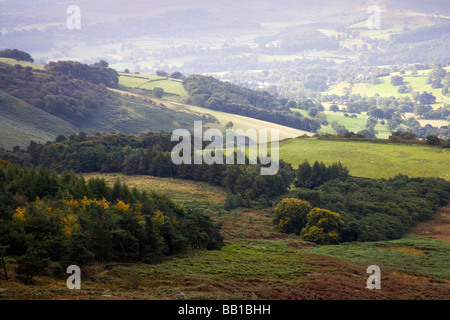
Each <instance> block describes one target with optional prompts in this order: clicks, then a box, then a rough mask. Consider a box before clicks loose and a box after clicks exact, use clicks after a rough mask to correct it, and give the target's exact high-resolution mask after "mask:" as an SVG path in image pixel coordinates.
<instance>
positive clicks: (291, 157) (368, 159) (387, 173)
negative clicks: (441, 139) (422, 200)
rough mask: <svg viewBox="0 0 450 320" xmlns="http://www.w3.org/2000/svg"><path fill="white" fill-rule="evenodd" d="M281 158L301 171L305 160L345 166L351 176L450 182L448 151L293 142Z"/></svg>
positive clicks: (282, 149)
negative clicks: (401, 177) (432, 178)
mask: <svg viewBox="0 0 450 320" xmlns="http://www.w3.org/2000/svg"><path fill="white" fill-rule="evenodd" d="M280 158H281V159H283V160H285V161H287V162H289V163H291V164H292V165H293V166H294V167H297V166H298V165H299V164H300V163H302V162H303V161H304V160H308V161H309V162H314V161H316V160H318V161H319V162H321V161H323V162H324V163H325V164H331V163H333V162H339V161H340V162H342V164H343V165H344V166H346V167H348V169H349V170H350V174H351V175H354V176H360V177H368V178H389V177H393V176H395V175H397V174H399V173H401V174H405V175H407V176H410V177H441V178H443V179H446V180H450V171H449V163H450V152H449V151H448V149H444V148H435V147H428V146H419V145H396V144H376V143H370V142H358V141H327V140H318V139H290V140H286V141H283V142H282V143H281V144H280Z"/></svg>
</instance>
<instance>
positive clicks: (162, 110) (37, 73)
mask: <svg viewBox="0 0 450 320" xmlns="http://www.w3.org/2000/svg"><path fill="white" fill-rule="evenodd" d="M2 63H3V64H1V66H3V69H2V70H5V71H4V73H5V78H4V80H5V81H6V82H5V83H4V85H3V86H0V124H1V125H0V134H1V136H2V137H3V139H2V140H1V142H0V147H3V148H6V149H12V148H13V147H14V146H16V145H18V146H21V147H25V146H28V144H29V142H30V141H31V140H34V141H36V142H46V141H49V140H53V139H54V138H55V137H57V136H58V135H65V136H70V135H72V134H74V133H77V132H80V131H83V132H86V133H87V134H95V133H97V132H99V133H101V132H121V133H124V134H135V135H139V134H144V133H147V132H150V131H152V132H160V131H164V132H172V131H173V130H174V129H177V128H188V129H191V128H192V127H193V124H194V121H199V120H201V121H203V125H204V127H205V128H208V127H214V128H220V129H224V128H225V125H226V124H227V123H228V122H230V121H231V122H233V125H234V128H235V129H238V128H241V129H244V130H246V129H249V128H254V129H258V128H265V129H269V128H272V129H278V130H279V131H280V139H286V138H295V137H298V136H301V135H304V134H306V135H311V133H309V132H306V131H302V130H297V129H293V128H289V127H285V126H281V125H276V124H273V123H270V122H267V121H262V120H257V119H253V118H249V117H245V116H241V115H233V114H228V113H225V112H220V111H215V110H207V109H204V108H200V107H195V106H191V105H186V104H183V103H181V102H177V101H180V100H181V99H182V98H185V97H186V96H187V93H186V91H185V90H184V87H183V84H182V82H181V80H176V79H168V78H166V77H156V76H147V75H137V74H133V75H131V74H123V73H121V74H120V77H119V87H118V88H117V89H114V88H104V87H103V88H101V87H98V88H97V87H96V86H95V85H92V84H89V83H86V82H83V81H78V80H68V79H67V78H61V80H62V79H64V81H69V82H67V85H69V84H70V85H74V86H75V85H76V86H78V87H77V90H78V92H81V93H79V94H85V93H86V92H89V93H90V94H91V96H93V97H94V98H95V99H98V100H100V102H99V103H97V104H96V107H95V108H92V110H88V111H86V112H88V115H87V116H84V117H83V116H81V118H79V119H78V118H71V117H68V116H67V115H66V114H64V113H62V114H61V113H60V111H57V110H59V109H55V110H53V111H52V110H47V109H46V105H45V106H44V105H42V103H40V104H39V103H38V102H36V103H37V104H35V105H33V103H35V101H38V99H35V100H33V99H32V98H30V97H28V95H30V94H31V93H32V94H34V95H35V96H36V97H37V98H40V97H42V96H44V95H48V94H49V93H48V92H44V91H42V93H39V90H40V89H41V90H44V89H42V88H44V87H46V86H47V85H46V83H50V84H51V85H54V86H58V85H59V84H58V83H55V82H51V81H53V79H54V78H51V77H55V75H53V76H50V74H48V72H46V71H44V69H43V66H41V65H38V64H31V63H23V62H17V61H16V60H13V59H2ZM15 65H21V66H22V69H18V70H16V71H13V70H15V69H14V68H16V69H17V68H18V67H13V66H15ZM27 67H28V68H29V69H27ZM8 72H18V74H20V77H22V76H23V77H26V76H28V75H29V76H30V77H31V78H30V81H28V80H26V79H24V80H23V82H18V83H13V84H11V81H10V80H9V79H8V74H9V73H8ZM26 72H28V73H26ZM20 77H19V78H20ZM56 77H57V78H58V79H59V77H61V76H56ZM62 77H64V76H62ZM19 80H20V79H19ZM19 80H17V81H19ZM27 81H28V82H27ZM42 83H44V84H42ZM50 84H49V85H48V86H50ZM155 87H162V88H163V89H164V93H165V95H164V97H163V98H162V99H157V98H155V97H154V95H153V93H152V90H153V89H154V88H155ZM24 88H28V91H27V92H26V93H24V91H25V90H27V89H24ZM92 88H94V89H95V88H97V90H96V91H95V90H92ZM51 90H54V89H51ZM60 90H61V89H60ZM60 92H61V91H60ZM63 97H65V96H63ZM44 100H45V99H44ZM44 102H45V101H44ZM39 106H40V107H39ZM58 112H59V113H58Z"/></svg>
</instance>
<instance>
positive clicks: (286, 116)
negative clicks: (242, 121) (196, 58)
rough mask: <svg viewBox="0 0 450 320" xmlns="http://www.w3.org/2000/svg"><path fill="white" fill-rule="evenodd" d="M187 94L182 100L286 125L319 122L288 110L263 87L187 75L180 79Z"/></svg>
mask: <svg viewBox="0 0 450 320" xmlns="http://www.w3.org/2000/svg"><path fill="white" fill-rule="evenodd" d="M183 85H184V88H185V89H186V91H187V92H188V93H189V95H190V97H189V98H187V99H186V101H185V102H186V103H189V104H193V105H197V106H200V107H204V108H208V109H212V110H218V111H223V112H228V113H233V114H238V115H243V116H247V117H251V118H255V119H259V120H264V121H269V122H273V123H277V124H281V125H284V126H287V127H291V128H296V129H300V130H305V131H309V132H316V131H317V130H319V129H320V127H321V126H320V123H318V122H317V121H316V120H314V119H309V118H307V117H304V116H302V115H301V114H299V113H294V112H292V111H291V110H290V109H289V108H288V107H287V106H285V105H284V104H283V103H281V101H280V100H278V99H277V98H275V97H274V96H272V95H271V94H269V93H268V92H265V91H260V90H252V89H248V88H243V87H240V86H237V85H234V84H231V83H229V82H224V81H220V80H218V79H215V78H213V77H210V76H202V75H191V76H189V77H188V78H187V79H185V80H184V81H183Z"/></svg>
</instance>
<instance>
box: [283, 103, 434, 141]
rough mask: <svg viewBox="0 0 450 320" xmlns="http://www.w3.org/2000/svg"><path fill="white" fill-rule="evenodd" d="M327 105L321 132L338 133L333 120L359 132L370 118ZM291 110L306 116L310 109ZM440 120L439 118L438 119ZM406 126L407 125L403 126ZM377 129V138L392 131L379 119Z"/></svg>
mask: <svg viewBox="0 0 450 320" xmlns="http://www.w3.org/2000/svg"><path fill="white" fill-rule="evenodd" d="M322 105H323V106H324V107H325V111H324V113H325V114H326V116H327V121H328V125H327V126H324V125H322V127H321V128H320V129H319V131H318V133H319V134H324V133H330V134H336V131H335V130H334V129H333V128H332V127H331V123H332V122H333V121H337V122H338V123H339V124H341V125H343V126H344V127H345V128H346V129H347V130H348V131H350V132H358V131H362V130H365V129H366V122H367V120H368V119H369V116H368V115H367V113H366V112H361V113H360V114H355V115H356V118H351V117H346V116H344V114H345V112H333V111H329V110H328V109H329V107H330V105H331V103H322ZM344 108H345V106H342V105H340V106H339V109H340V110H343V109H344ZM291 110H293V111H297V112H300V113H301V114H302V115H304V116H308V111H306V110H302V109H296V108H292V109H291ZM438 121H439V120H438ZM403 127H405V128H406V126H403ZM375 131H377V132H378V133H377V138H381V139H387V138H389V136H390V135H391V131H390V130H389V128H388V126H387V124H386V123H385V124H384V125H383V124H381V123H380V121H378V123H377V125H376V126H375Z"/></svg>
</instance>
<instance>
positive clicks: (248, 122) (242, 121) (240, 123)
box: [167, 102, 313, 140]
mask: <svg viewBox="0 0 450 320" xmlns="http://www.w3.org/2000/svg"><path fill="white" fill-rule="evenodd" d="M167 104H168V105H173V106H174V107H176V108H177V109H178V110H181V111H183V110H188V111H191V112H196V113H198V114H201V115H209V116H212V117H214V118H215V119H217V121H218V122H219V127H222V128H223V127H225V125H226V124H227V123H228V122H232V123H233V129H242V130H248V129H255V130H258V129H266V130H267V131H268V134H269V138H270V130H278V132H279V139H280V140H284V139H289V138H296V137H299V136H302V135H307V136H312V135H313V133H311V132H307V131H303V130H298V129H294V128H289V127H286V126H282V125H279V124H275V123H272V122H267V121H263V120H258V119H253V118H249V117H245V116H240V115H236V114H231V113H226V112H221V111H216V110H211V109H206V108H201V107H197V106H191V105H186V104H181V103H175V102H172V103H169V102H168V103H167Z"/></svg>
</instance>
